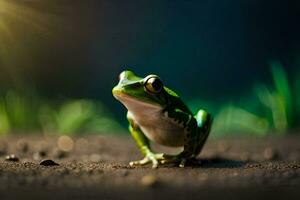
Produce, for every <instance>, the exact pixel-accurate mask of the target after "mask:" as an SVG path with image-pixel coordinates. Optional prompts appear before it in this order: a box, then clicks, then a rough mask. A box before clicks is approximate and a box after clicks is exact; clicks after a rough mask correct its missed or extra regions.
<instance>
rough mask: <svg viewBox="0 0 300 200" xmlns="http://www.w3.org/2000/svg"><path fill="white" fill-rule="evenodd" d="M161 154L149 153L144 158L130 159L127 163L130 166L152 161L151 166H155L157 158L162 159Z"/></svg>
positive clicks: (156, 165)
mask: <svg viewBox="0 0 300 200" xmlns="http://www.w3.org/2000/svg"><path fill="white" fill-rule="evenodd" d="M163 158H164V157H163V154H149V155H147V156H146V157H145V158H144V159H142V160H138V161H132V162H130V163H129V165H130V166H142V165H146V164H149V163H152V168H157V167H158V164H159V162H158V161H159V160H161V159H163Z"/></svg>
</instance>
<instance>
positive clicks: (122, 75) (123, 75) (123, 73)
mask: <svg viewBox="0 0 300 200" xmlns="http://www.w3.org/2000/svg"><path fill="white" fill-rule="evenodd" d="M125 75H126V72H125V71H124V72H121V73H120V74H119V81H120V80H122V79H124V78H125Z"/></svg>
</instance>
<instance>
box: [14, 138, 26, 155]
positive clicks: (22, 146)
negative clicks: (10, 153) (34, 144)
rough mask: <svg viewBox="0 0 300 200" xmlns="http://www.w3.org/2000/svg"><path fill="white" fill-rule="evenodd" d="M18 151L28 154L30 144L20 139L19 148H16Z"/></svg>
mask: <svg viewBox="0 0 300 200" xmlns="http://www.w3.org/2000/svg"><path fill="white" fill-rule="evenodd" d="M16 148H17V150H18V151H19V152H21V153H26V152H27V151H28V149H29V145H28V142H27V141H26V140H24V139H20V140H18V142H17V146H16Z"/></svg>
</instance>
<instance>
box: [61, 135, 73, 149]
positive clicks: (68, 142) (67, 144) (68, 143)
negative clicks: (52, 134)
mask: <svg viewBox="0 0 300 200" xmlns="http://www.w3.org/2000/svg"><path fill="white" fill-rule="evenodd" d="M57 146H58V148H59V149H60V150H63V151H71V150H72V149H73V147H74V141H73V139H72V138H71V137H70V136H67V135H63V136H60V137H59V138H58V140H57Z"/></svg>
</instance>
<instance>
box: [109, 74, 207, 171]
mask: <svg viewBox="0 0 300 200" xmlns="http://www.w3.org/2000/svg"><path fill="white" fill-rule="evenodd" d="M157 79H158V80H160V79H159V77H158V76H156V75H152V74H151V75H148V76H146V77H145V78H141V77H138V76H136V75H135V74H134V73H133V72H131V71H123V72H122V73H121V74H120V76H119V83H118V85H116V86H115V87H114V88H113V90H112V93H113V95H114V96H115V98H116V99H118V100H119V101H120V102H121V103H122V104H124V106H125V107H126V108H127V110H128V112H127V119H128V121H129V131H130V133H131V135H132V137H133V138H134V140H135V142H136V143H137V145H138V147H139V149H140V150H141V152H142V154H143V155H144V159H142V160H138V161H133V162H130V165H131V166H138V165H145V164H148V163H152V167H153V168H156V167H158V165H160V164H165V163H175V164H178V165H179V166H180V167H184V166H185V164H186V162H187V161H189V160H192V159H194V158H195V157H196V156H197V155H198V154H199V153H200V151H201V150H202V147H203V145H204V144H205V141H206V139H207V137H208V134H209V132H210V127H211V124H212V117H211V116H210V114H209V113H208V112H206V111H204V110H199V111H198V113H197V114H196V115H195V116H194V115H193V114H192V112H191V111H190V110H189V109H188V107H187V106H186V105H185V104H184V103H183V102H182V101H181V99H180V97H179V96H178V95H177V94H176V93H175V92H173V91H172V90H170V89H168V88H167V87H165V86H163V84H162V82H161V81H157V82H159V84H158V83H156V84H153V83H151V81H153V80H157ZM149 88H150V90H149ZM153 88H154V89H153ZM150 140H151V141H153V142H156V143H158V144H162V145H165V146H171V147H180V146H183V151H182V152H181V153H179V154H178V155H167V154H164V153H153V152H152V150H151V148H150V142H149V141H150Z"/></svg>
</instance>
